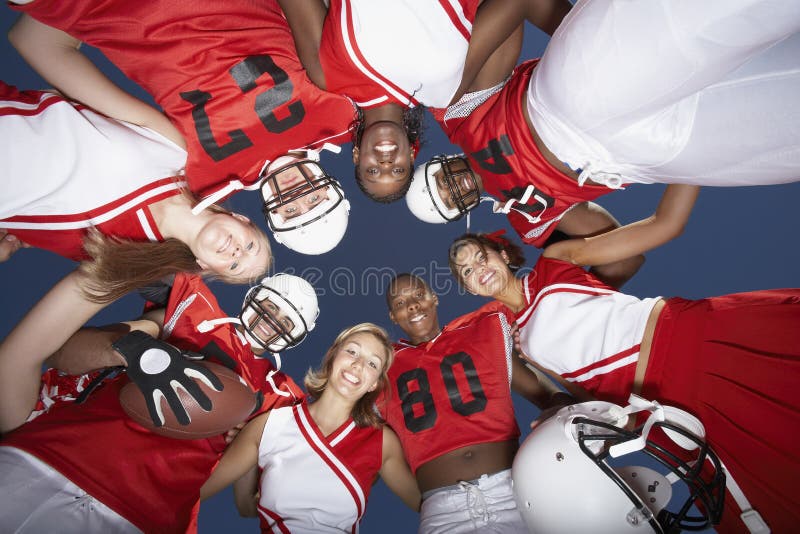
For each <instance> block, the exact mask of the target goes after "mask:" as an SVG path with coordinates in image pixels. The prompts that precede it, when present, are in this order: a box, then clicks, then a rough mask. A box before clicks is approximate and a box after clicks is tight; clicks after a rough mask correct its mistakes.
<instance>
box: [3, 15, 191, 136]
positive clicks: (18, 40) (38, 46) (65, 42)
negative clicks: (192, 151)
mask: <svg viewBox="0 0 800 534" xmlns="http://www.w3.org/2000/svg"><path fill="white" fill-rule="evenodd" d="M8 40H9V41H10V42H11V44H12V45H13V46H14V48H16V49H17V51H18V52H19V53H20V55H21V56H22V57H23V58H25V61H27V62H28V63H29V64H30V66H31V67H33V69H34V70H36V72H38V73H39V74H40V75H41V76H42V77H43V78H44V79H45V80H47V81H48V82H49V83H51V84H53V87H55V88H57V89H58V90H59V91H61V92H62V93H63V94H65V95H66V96H68V97H69V98H72V99H74V100H77V101H79V102H81V103H83V104H85V105H87V106H89V107H91V108H93V109H95V110H97V111H99V112H100V113H102V114H104V115H107V116H109V117H112V118H114V119H117V120H121V121H125V122H130V123H132V124H136V125H139V126H144V127H147V128H150V129H152V130H155V131H157V132H158V133H160V134H161V135H163V136H164V137H167V138H168V139H170V140H171V141H173V142H174V143H176V144H178V145H179V146H181V147H184V148H185V147H186V143H185V142H184V140H183V137H182V136H181V135H180V133H179V132H178V130H177V129H176V128H175V127H174V126H173V125H172V123H170V121H169V119H167V117H166V116H165V115H164V114H163V113H161V112H159V111H158V110H156V109H155V108H153V107H152V106H150V105H149V104H147V103H145V102H142V101H141V100H139V99H138V98H135V97H134V96H132V95H130V94H128V93H127V92H125V91H123V90H122V89H121V88H119V87H118V86H117V85H115V84H114V82H112V81H111V80H110V79H108V77H107V76H106V75H105V74H103V73H102V72H101V71H100V69H98V68H97V66H96V65H95V64H94V63H92V61H91V60H90V59H89V58H88V57H86V56H85V55H83V53H81V51H80V45H81V43H80V41H78V40H77V39H75V38H74V37H72V36H70V35H68V34H66V33H64V32H62V31H61V30H57V29H55V28H51V27H50V26H47V25H45V24H42V23H41V22H39V21H37V20H35V19H33V18H31V17H29V16H28V15H25V14H23V15H22V16H20V18H19V19H18V20H17V22H16V23H15V24H14V26H12V28H11V30H9V32H8Z"/></svg>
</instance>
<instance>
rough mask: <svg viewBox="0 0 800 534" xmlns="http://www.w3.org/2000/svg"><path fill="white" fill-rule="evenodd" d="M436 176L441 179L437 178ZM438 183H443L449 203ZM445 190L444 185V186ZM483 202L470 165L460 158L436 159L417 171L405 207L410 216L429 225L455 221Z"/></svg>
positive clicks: (407, 194) (442, 157) (443, 157)
mask: <svg viewBox="0 0 800 534" xmlns="http://www.w3.org/2000/svg"><path fill="white" fill-rule="evenodd" d="M437 173H438V174H440V176H439V177H438V178H437V176H436V175H437ZM437 180H443V181H444V184H446V186H447V189H448V191H449V193H448V195H447V199H446V200H447V202H449V203H450V206H452V207H450V206H448V204H447V203H446V201H445V199H443V198H442V197H441V195H440V191H439V187H440V186H439V185H438V183H437ZM442 187H444V186H442ZM479 203H480V188H479V187H478V181H477V180H476V178H475V174H474V173H473V172H472V168H471V167H470V164H469V162H468V161H467V160H466V159H465V158H464V157H463V156H461V155H457V156H444V155H440V156H435V157H434V158H432V159H431V160H430V161H428V162H427V163H426V164H424V165H420V166H419V167H417V169H416V170H415V171H414V177H413V178H412V180H411V185H410V186H409V189H408V192H407V193H406V204H407V205H408V209H409V210H410V211H411V213H413V214H414V216H416V217H417V218H418V219H420V220H422V221H424V222H428V223H435V224H440V223H445V222H451V221H456V220H458V219H460V218H462V217H463V216H464V215H466V214H467V213H469V211H470V210H472V209H474V208H475V207H476V206H477V205H478V204H479Z"/></svg>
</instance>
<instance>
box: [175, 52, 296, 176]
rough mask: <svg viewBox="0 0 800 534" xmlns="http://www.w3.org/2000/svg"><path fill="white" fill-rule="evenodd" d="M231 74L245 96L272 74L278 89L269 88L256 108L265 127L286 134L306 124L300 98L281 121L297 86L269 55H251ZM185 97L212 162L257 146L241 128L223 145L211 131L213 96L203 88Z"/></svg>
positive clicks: (187, 92) (288, 109) (230, 135)
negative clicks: (208, 109)
mask: <svg viewBox="0 0 800 534" xmlns="http://www.w3.org/2000/svg"><path fill="white" fill-rule="evenodd" d="M229 74H230V75H231V77H232V78H233V79H234V81H235V82H236V84H237V85H238V86H239V89H241V91H242V93H243V94H244V93H248V92H250V91H252V90H254V89H257V88H258V83H257V81H258V78H259V77H260V76H262V75H263V74H269V76H270V77H271V78H272V81H273V82H274V84H275V85H274V86H272V87H270V88H269V89H266V90H265V91H263V92H261V93H259V94H258V95H257V96H256V102H255V109H254V111H255V112H256V115H257V116H258V118H259V120H260V121H261V124H263V125H264V127H265V128H266V129H267V131H269V132H272V133H276V134H278V133H283V132H285V131H286V130H288V129H290V128H292V127H293V126H297V125H298V124H300V123H301V122H303V118H304V117H305V116H306V110H305V107H303V102H302V101H300V100H299V99H296V100H294V101H293V102H291V103H290V104H289V105H288V106H287V107H286V110H287V111H288V113H289V114H288V115H287V116H286V117H284V118H283V119H278V117H277V116H276V115H275V111H276V110H277V109H278V108H279V107H280V106H282V105H284V104H286V103H287V102H289V101H290V100H291V98H292V93H293V92H294V84H293V83H292V80H291V79H289V75H288V74H286V71H285V70H283V69H282V68H280V67H279V66H278V65H276V64H275V62H274V61H273V60H272V58H271V57H270V56H269V55H267V54H262V55H258V56H250V57H247V58H245V59H243V60H242V61H240V62H239V63H237V64H236V65H234V66H233V67H232V68H231V69H230V71H229ZM180 95H181V98H183V99H184V100H186V101H187V102H189V103H190V104H191V105H192V119H193V120H194V129H195V131H196V132H197V139H198V140H199V141H200V145H201V146H202V147H203V150H205V152H206V154H208V155H209V156H210V157H211V159H213V160H214V161H222V160H223V159H225V158H227V157H229V156H232V155H233V154H236V153H237V152H241V151H242V150H245V149H247V148H250V147H251V146H253V141H251V140H250V138H249V137H247V134H245V133H244V131H243V130H241V129H236V130H231V131H229V132H227V136H228V137H229V138H230V141H228V142H227V143H225V144H223V145H220V144H218V143H217V140H216V137H215V136H214V133H213V131H212V129H211V120H210V119H209V117H208V113H206V103H208V101H209V100H211V99H212V98H213V97H212V95H211V93H207V92H205V91H201V90H199V89H196V90H193V91H186V92H183V93H181V94H180Z"/></svg>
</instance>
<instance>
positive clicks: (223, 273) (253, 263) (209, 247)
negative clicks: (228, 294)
mask: <svg viewBox="0 0 800 534" xmlns="http://www.w3.org/2000/svg"><path fill="white" fill-rule="evenodd" d="M192 252H194V255H195V256H196V257H197V264H198V265H199V266H200V268H202V269H204V270H207V271H210V272H212V273H215V274H217V275H219V276H220V277H222V278H226V279H230V280H235V281H241V282H247V281H250V280H252V279H254V278H257V277H258V276H260V275H262V274H263V273H264V272H265V271H266V270H267V268H268V267H269V264H270V261H271V260H272V254H271V251H270V247H269V242H268V241H267V236H266V235H265V234H264V233H263V232H261V231H260V230H258V229H257V228H256V227H255V226H253V225H252V224H251V223H250V220H249V219H248V218H247V217H245V216H244V215H240V214H238V213H214V214H213V215H212V216H211V217H210V218H209V221H208V222H207V223H206V224H205V225H204V226H203V228H201V229H200V231H199V232H198V234H197V238H196V239H195V242H194V246H193V247H192Z"/></svg>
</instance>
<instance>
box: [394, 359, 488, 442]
mask: <svg viewBox="0 0 800 534" xmlns="http://www.w3.org/2000/svg"><path fill="white" fill-rule="evenodd" d="M459 367H460V368H461V371H462V373H463V376H464V379H465V382H466V386H467V387H468V388H469V394H470V395H469V396H470V397H472V398H471V400H466V401H465V400H464V396H463V394H462V390H461V389H460V388H459V387H458V380H457V377H456V369H457V368H459ZM439 371H440V372H441V378H442V380H443V382H444V390H445V391H446V392H447V397H448V399H449V401H450V406H451V407H452V408H453V411H455V412H456V413H457V414H459V415H462V416H467V415H472V414H474V413H478V412H482V411H483V410H484V409H486V394H485V393H484V391H483V386H482V385H481V380H480V378H479V377H478V370H477V369H476V368H475V363H474V362H473V361H472V357H471V356H470V355H469V354H467V353H466V352H457V353H455V354H450V355H448V356H445V357H444V358H442V362H441V363H440V364H439ZM412 383H416V384H417V388H416V389H414V390H413V391H412V390H411V384H412ZM396 386H397V391H398V394H399V396H400V405H401V407H402V409H403V419H404V420H405V423H406V428H407V429H408V430H409V431H411V432H413V433H415V434H416V433H417V432H421V431H423V430H427V429H428V428H431V427H433V426H434V425H435V424H436V419H437V418H438V413H437V410H436V402H435V399H434V396H433V392H432V391H431V383H430V380H429V379H428V372H427V371H426V370H425V369H419V368H417V369H411V370H409V371H406V372H405V373H403V374H401V375H400V376H398V377H397V382H396ZM439 390H440V389H439V388H437V391H439ZM440 402H441V401H440ZM418 405H421V407H422V408H421V413H419V414H418V415H415V413H414V412H415V410H414V407H415V406H418Z"/></svg>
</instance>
